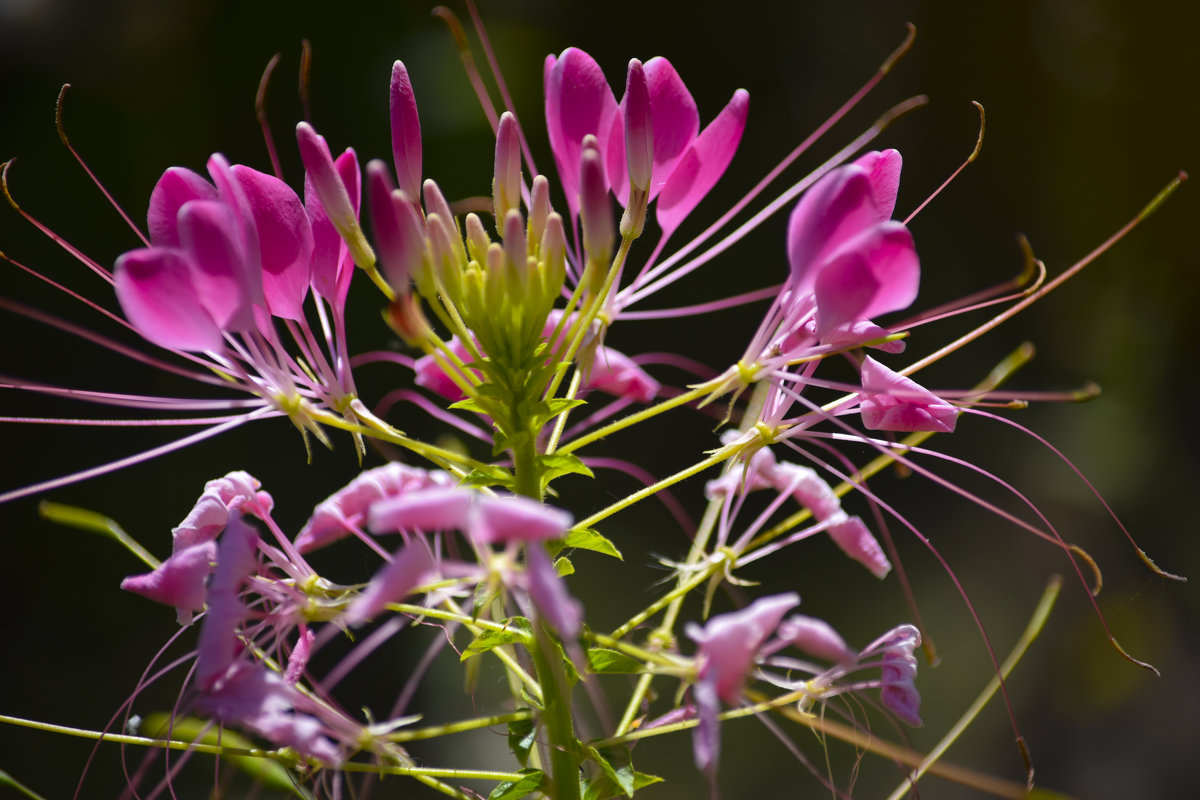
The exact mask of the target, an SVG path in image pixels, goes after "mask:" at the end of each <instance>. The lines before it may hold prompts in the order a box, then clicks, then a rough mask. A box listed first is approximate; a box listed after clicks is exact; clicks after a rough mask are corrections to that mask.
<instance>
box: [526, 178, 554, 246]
mask: <svg viewBox="0 0 1200 800" xmlns="http://www.w3.org/2000/svg"><path fill="white" fill-rule="evenodd" d="M548 216H550V181H548V180H546V176H545V175H538V176H537V177H536V178H534V179H533V188H532V190H530V193H529V233H528V236H529V249H530V250H531V251H533V252H537V248H538V245H540V244H541V241H542V234H543V233H545V231H546V218H547V217H548Z"/></svg>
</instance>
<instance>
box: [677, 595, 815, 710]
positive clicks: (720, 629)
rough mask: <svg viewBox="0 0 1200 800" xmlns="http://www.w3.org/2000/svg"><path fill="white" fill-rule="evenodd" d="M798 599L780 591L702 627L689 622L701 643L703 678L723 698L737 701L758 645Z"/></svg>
mask: <svg viewBox="0 0 1200 800" xmlns="http://www.w3.org/2000/svg"><path fill="white" fill-rule="evenodd" d="M799 602H800V596H799V595H798V594H796V593H795V592H788V593H786V594H777V595H772V596H770V597H762V598H759V599H758V600H755V601H754V602H753V603H751V604H750V605H748V606H746V607H745V608H743V609H741V610H739V611H731V612H730V613H728V614H720V615H718V616H715V617H713V618H712V619H710V620H709V621H708V622H707V623H705V625H704V627H703V628H701V627H699V626H698V625H696V624H694V623H690V624H689V625H688V627H687V635H688V636H690V637H691V639H692V641H694V642H696V643H698V644H699V645H700V650H699V652H698V654H697V658H698V659H699V670H698V675H699V677H700V679H701V680H702V681H703V680H709V681H711V682H712V684H713V686H714V687H715V688H716V690H717V696H718V697H719V698H721V700H723V701H725V702H726V703H729V704H730V705H735V704H737V702H738V701H739V699H740V698H741V693H742V687H743V686H744V685H745V683H746V677H747V676H748V675H749V674H750V669H751V667H752V666H753V665H754V657H755V655H757V653H758V651H759V648H761V647H762V646H763V644H765V643H766V641H767V638H768V637H769V636H770V635H771V634H772V633H774V632H775V629H776V628H778V627H779V623H780V621H781V620H782V619H783V617H784V615H785V614H787V612H788V611H789V610H791V609H792V608H794V607H795V606H796V605H797V604H798V603H799Z"/></svg>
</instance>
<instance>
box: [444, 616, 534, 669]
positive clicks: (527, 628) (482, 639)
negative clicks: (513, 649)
mask: <svg viewBox="0 0 1200 800" xmlns="http://www.w3.org/2000/svg"><path fill="white" fill-rule="evenodd" d="M532 641H533V625H532V624H530V622H529V620H527V619H525V617H509V618H508V619H507V620H505V621H504V628H503V629H502V630H498V631H497V630H486V631H484V632H483V633H481V634H479V636H477V637H475V641H473V642H471V644H469V645H467V649H466V650H464V651H463V654H462V657H461V658H460V659H459V660H460V661H466V660H467V659H468V658H470V657H471V656H477V655H479V654H480V653H486V652H487V651H488V650H491V649H493V648H495V647H499V646H500V645H503V644H522V645H525V646H526V647H528V646H529V644H530V642H532Z"/></svg>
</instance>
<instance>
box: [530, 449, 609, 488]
mask: <svg viewBox="0 0 1200 800" xmlns="http://www.w3.org/2000/svg"><path fill="white" fill-rule="evenodd" d="M538 466H540V467H541V468H542V480H543V481H552V480H554V479H555V478H557V477H559V476H560V475H584V476H586V477H588V478H594V477H596V476H595V475H594V474H592V471H591V470H590V469H588V466H587V464H584V463H583V461H582V460H581V459H580V458H579V456H577V455H575V454H574V453H550V454H549V455H542V456H538Z"/></svg>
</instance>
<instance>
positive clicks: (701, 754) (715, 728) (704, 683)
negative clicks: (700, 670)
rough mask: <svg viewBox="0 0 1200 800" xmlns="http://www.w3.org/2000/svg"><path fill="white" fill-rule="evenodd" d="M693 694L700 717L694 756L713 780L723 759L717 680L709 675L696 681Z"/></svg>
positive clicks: (694, 734) (693, 742)
mask: <svg viewBox="0 0 1200 800" xmlns="http://www.w3.org/2000/svg"><path fill="white" fill-rule="evenodd" d="M692 696H693V697H694V698H695V699H696V712H697V716H698V717H699V718H700V720H699V723H700V724H698V725H697V726H696V729H695V730H694V731H693V733H692V757H693V758H694V759H695V762H696V768H697V769H698V770H700V771H701V772H703V773H704V774H706V775H708V776H709V779H710V780H713V779H715V777H716V774H717V764H718V763H719V762H720V760H721V722H720V720H719V719H717V715H718V714H720V713H721V701H720V699H719V698H718V697H717V685H716V680H714V679H713V678H712V677H711V676H709V677H708V678H705V679H703V680H700V681H698V682H696V683H695V684H693V686H692Z"/></svg>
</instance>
